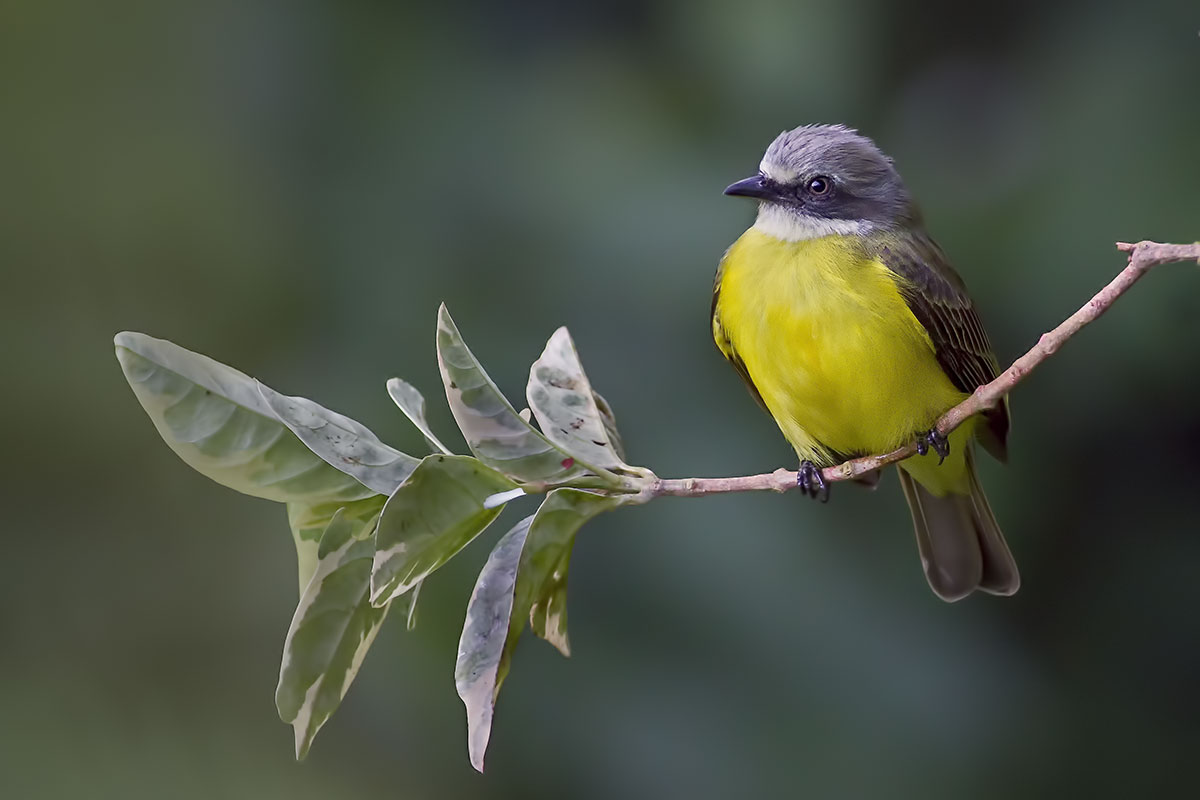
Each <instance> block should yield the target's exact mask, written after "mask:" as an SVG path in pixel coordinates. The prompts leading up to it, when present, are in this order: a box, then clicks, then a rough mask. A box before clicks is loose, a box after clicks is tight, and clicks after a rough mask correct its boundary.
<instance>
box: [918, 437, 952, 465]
mask: <svg viewBox="0 0 1200 800" xmlns="http://www.w3.org/2000/svg"><path fill="white" fill-rule="evenodd" d="M931 449H932V450H933V452H935V453H937V454H938V465H941V463H942V462H943V461H945V460H946V456H948V455H950V440H949V439H947V438H946V437H945V436H944V435H942V434H941V433H939V432H938V429H937V428H930V429H929V430H928V431H926V432H925V433H922V434H919V435H918V436H917V454H918V455H922V456H923V455H925V454H926V453H928V452H929V451H930V450H931Z"/></svg>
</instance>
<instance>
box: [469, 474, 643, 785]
mask: <svg viewBox="0 0 1200 800" xmlns="http://www.w3.org/2000/svg"><path fill="white" fill-rule="evenodd" d="M622 502H623V500H622V499H621V498H619V497H606V496H603V495H598V494H594V493H591V492H586V491H581V490H578V489H555V490H554V491H552V492H550V494H549V495H548V496H547V497H546V500H545V501H544V502H543V503H542V505H541V507H540V508H539V509H538V510H537V513H536V514H534V515H533V516H530V517H526V518H525V519H523V520H521V521H520V522H518V523H517V524H516V525H515V526H514V527H513V528H512V530H510V531H509V532H508V533H506V534H505V535H504V537H503V538H501V540H500V541H499V543H497V545H496V547H495V549H493V550H492V553H491V555H490V556H489V557H488V560H487V563H486V564H485V565H484V567H483V570H482V571H481V572H480V573H479V578H478V579H477V580H476V582H475V590H474V591H473V592H472V594H471V600H470V602H469V603H468V604H467V616H466V621H465V622H464V624H463V632H462V637H461V638H460V639H459V643H458V659H457V661H456V663H455V670H454V680H455V685H456V687H457V689H458V695H459V697H461V698H462V701H463V704H464V705H465V706H466V710H467V749H468V752H469V754H470V758H471V763H472V764H473V765H474V767H475V768H476V769H477V770H479V771H480V772H482V771H483V756H484V751H485V750H486V749H487V744H488V739H489V738H490V737H491V726H492V716H493V712H494V708H495V704H496V697H497V696H498V695H499V693H500V686H501V684H503V682H504V679H505V677H506V676H507V675H508V670H509V665H510V663H511V661H512V653H513V650H514V649H515V648H516V644H517V640H518V639H519V638H520V635H521V631H522V629H523V628H524V627H525V619H526V618H527V617H528V618H529V619H530V620H531V623H532V626H533V628H534V630H535V632H537V634H538V635H539V636H542V637H543V638H545V639H547V640H548V641H550V642H551V643H552V644H554V646H555V647H557V648H558V649H559V650H560V651H562V653H563V654H564V655H567V654H568V652H569V650H568V645H567V628H566V625H567V617H566V592H567V565H568V563H569V561H570V558H571V548H572V546H573V545H574V542H575V534H576V532H577V531H578V530H579V528H580V526H582V525H583V523H584V522H586V521H587V520H589V519H591V518H592V517H593V516H595V515H596V514H599V513H600V512H602V511H608V510H609V509H612V508H616V507H617V506H619V505H620V504H621V503H622Z"/></svg>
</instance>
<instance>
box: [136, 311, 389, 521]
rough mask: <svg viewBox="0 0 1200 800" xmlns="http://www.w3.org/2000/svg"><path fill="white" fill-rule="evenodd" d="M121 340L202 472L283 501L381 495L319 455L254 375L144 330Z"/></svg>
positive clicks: (152, 408) (163, 427)
mask: <svg viewBox="0 0 1200 800" xmlns="http://www.w3.org/2000/svg"><path fill="white" fill-rule="evenodd" d="M114 343H115V344H116V351H117V359H118V360H119V361H120V362H121V368H122V369H123V370H124V372H125V378H126V380H128V381H129V385H130V387H132V389H133V392H134V394H135V395H136V396H137V398H138V401H139V402H140V403H141V404H142V408H144V409H145V410H146V413H147V414H148V415H149V416H150V419H151V421H152V422H153V423H154V427H155V428H157V429H158V432H159V435H161V436H162V438H163V441H165V442H166V443H167V445H168V446H169V447H170V448H171V449H172V450H174V451H175V453H176V454H177V455H178V456H179V457H180V458H182V459H183V460H184V462H186V463H187V464H188V465H189V466H190V467H192V468H193V469H195V470H196V471H197V472H200V473H201V474H203V475H205V476H207V477H209V478H211V479H212V480H214V481H216V482H217V483H219V484H221V485H223V486H228V487H229V488H231V489H236V490H237V491H239V492H242V493H244V494H248V495H252V496H254V497H263V498H266V499H267V500H275V501H277V502H281V503H290V502H303V503H313V502H320V501H332V500H339V501H350V500H358V499H361V498H364V497H368V496H370V495H372V494H375V492H374V491H372V490H371V489H370V488H368V487H367V486H364V485H363V484H362V483H360V482H359V481H357V480H355V479H354V478H353V477H351V476H350V475H348V474H346V473H345V472H343V471H340V470H337V469H335V468H333V467H331V466H330V465H329V464H327V463H326V462H325V461H323V460H321V459H320V458H318V457H317V456H316V455H314V454H313V452H312V451H311V450H309V449H308V447H306V446H305V445H304V443H303V442H301V441H300V440H299V439H298V438H296V436H294V435H293V434H292V433H291V432H290V431H289V430H288V428H287V427H286V426H285V425H283V423H281V422H280V421H279V420H278V419H277V418H276V417H275V415H274V413H273V412H272V411H271V409H270V408H269V407H268V406H267V404H266V402H265V401H264V400H263V399H262V396H261V395H260V394H259V392H258V388H257V387H256V386H255V382H254V380H253V379H252V378H250V377H249V376H247V375H245V374H243V373H241V372H238V371H237V370H236V369H233V368H232V367H228V366H225V365H224V364H221V363H219V362H217V361H214V360H212V359H211V358H208V357H207V356H202V355H200V354H199V353H193V352H191V351H190V350H185V349H184V348H182V347H179V346H178V345H176V344H172V343H171V342H168V341H164V340H162V339H155V338H152V337H150V336H146V335H145V334H141V333H132V332H128V331H127V332H125V333H119V334H117V336H116V338H115V340H114Z"/></svg>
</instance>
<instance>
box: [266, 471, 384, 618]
mask: <svg viewBox="0 0 1200 800" xmlns="http://www.w3.org/2000/svg"><path fill="white" fill-rule="evenodd" d="M386 500H387V497H385V496H384V495H381V494H373V495H371V496H370V497H366V498H363V499H362V500H355V501H353V502H351V503H343V502H341V501H333V502H325V503H288V504H287V510H288V525H289V526H290V527H291V529H292V538H293V539H294V540H295V542H296V553H297V556H298V561H299V564H298V566H299V573H300V593H301V594H304V589H305V587H307V586H308V582H309V580H311V579H312V574H313V571H314V570H315V569H316V567H317V546H318V545H319V544H320V542H321V536H322V535H323V534H324V533H325V529H326V528H328V527H329V523H330V522H332V521H333V516H334V514H336V513H337V512H338V511H341V512H342V518H343V519H344V520H346V521H347V522H351V523H353V524H355V530H356V532H357V535H358V536H359V537H365V536H370V535H371V534H372V533H373V532H374V527H373V525H368V524H367V523H368V522H372V523H373V522H374V521H375V519H376V518H378V516H379V512H380V510H381V509H382V508H383V504H384V501H386Z"/></svg>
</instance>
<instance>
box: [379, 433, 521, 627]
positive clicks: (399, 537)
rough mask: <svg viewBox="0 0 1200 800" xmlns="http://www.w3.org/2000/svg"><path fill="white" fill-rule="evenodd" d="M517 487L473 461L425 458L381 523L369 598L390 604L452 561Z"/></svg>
mask: <svg viewBox="0 0 1200 800" xmlns="http://www.w3.org/2000/svg"><path fill="white" fill-rule="evenodd" d="M513 488H514V484H513V482H512V481H510V480H509V479H508V478H506V477H504V476H503V475H501V474H500V473H499V472H497V471H495V470H493V469H491V468H489V467H487V466H485V465H484V464H482V463H480V462H479V461H478V460H476V459H474V458H471V457H470V456H447V455H441V454H436V455H431V456H426V457H425V459H424V460H422V461H421V464H420V465H419V466H418V467H417V468H416V470H414V471H413V474H412V475H410V476H409V478H408V480H407V481H405V482H404V483H403V484H402V485H401V486H400V488H399V489H397V490H396V491H395V492H394V493H393V494H392V496H391V497H390V498H388V501H387V504H386V505H385V506H384V507H383V513H382V515H381V516H380V518H379V528H378V530H377V532H376V551H375V566H374V571H373V573H372V575H371V599H372V601H373V602H375V603H376V604H379V603H383V602H387V601H390V600H392V599H393V598H396V597H399V596H400V595H402V594H404V593H405V592H407V591H408V590H409V589H410V588H412V586H413V585H414V584H416V583H417V582H418V581H420V580H421V579H423V578H424V577H425V576H427V575H429V574H430V573H431V572H433V571H434V570H436V569H438V568H439V567H441V566H442V565H443V564H445V563H446V562H447V561H449V560H450V559H451V558H452V557H453V556H454V555H455V554H456V553H458V551H459V550H461V549H462V548H463V547H465V546H466V545H467V544H468V543H469V542H470V541H471V540H472V539H474V538H475V537H476V536H478V535H479V533H480V532H481V531H483V529H484V528H486V527H487V526H488V525H489V524H490V523H491V521H492V520H493V519H495V518H496V516H497V515H498V514H499V513H500V510H501V507H502V504H501V505H497V506H494V507H487V506H485V503H486V502H487V500H488V498H489V497H491V496H492V495H495V494H499V493H501V492H505V491H509V490H511V489H513Z"/></svg>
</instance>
